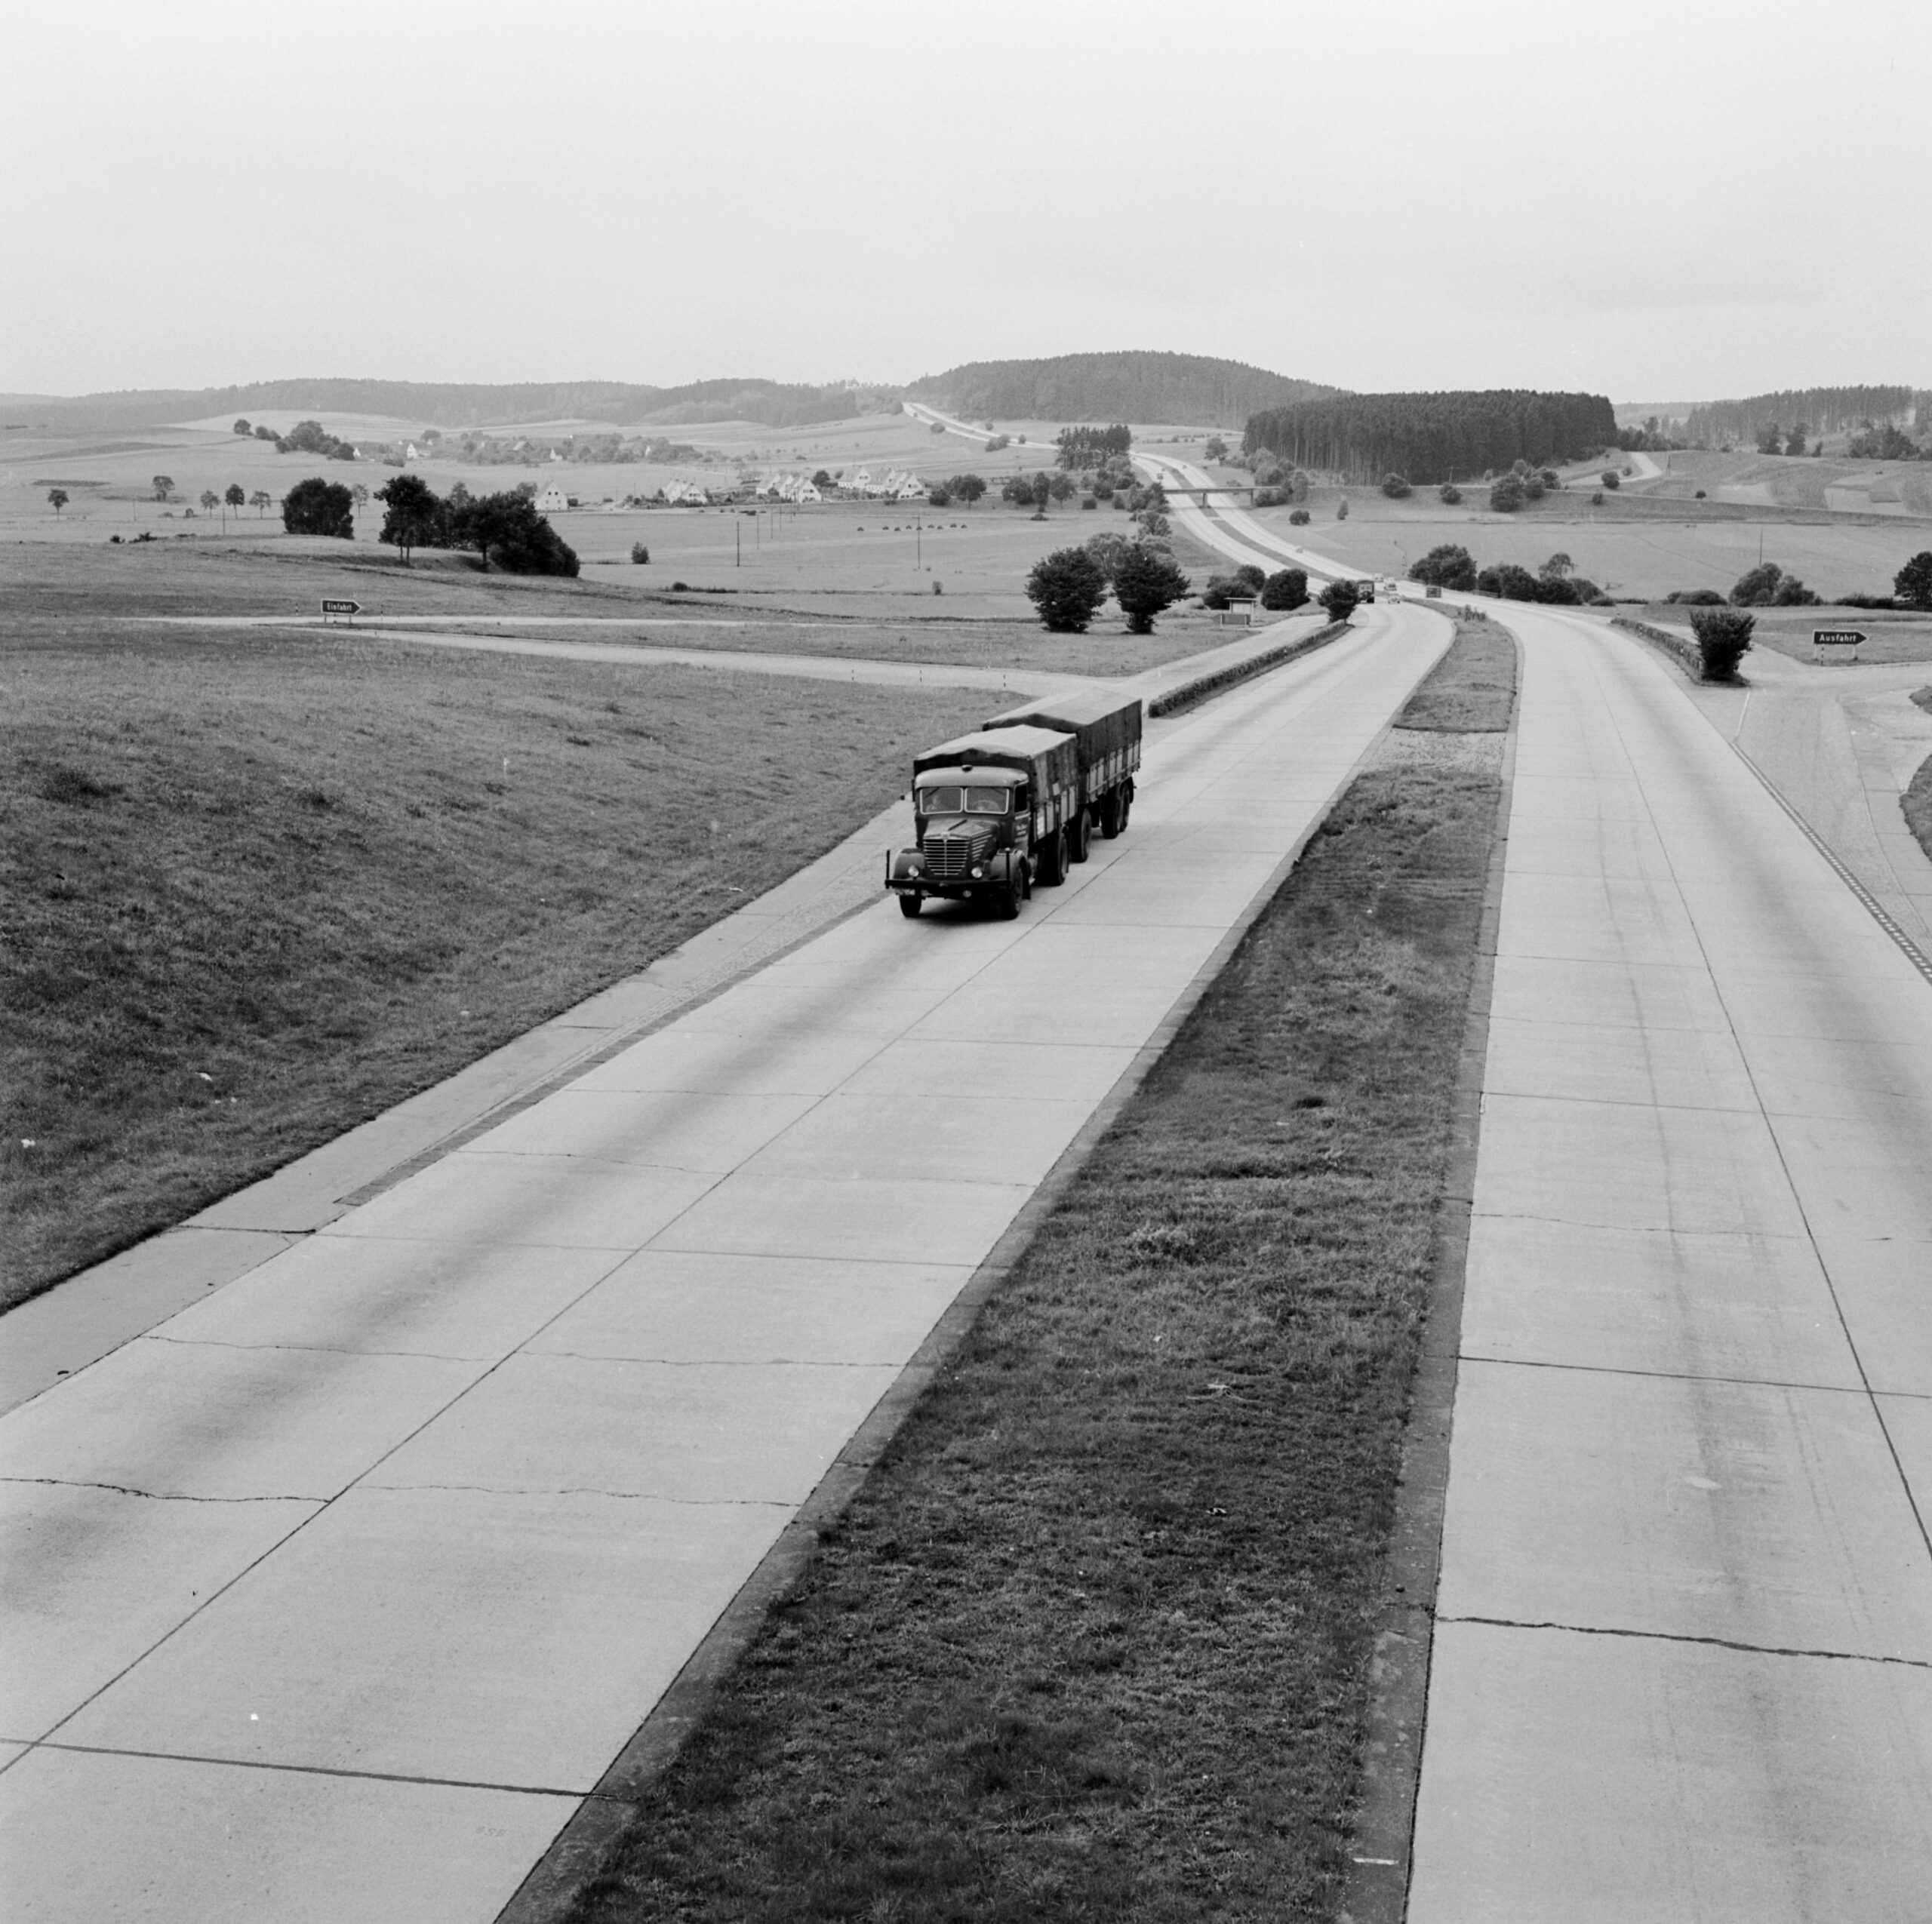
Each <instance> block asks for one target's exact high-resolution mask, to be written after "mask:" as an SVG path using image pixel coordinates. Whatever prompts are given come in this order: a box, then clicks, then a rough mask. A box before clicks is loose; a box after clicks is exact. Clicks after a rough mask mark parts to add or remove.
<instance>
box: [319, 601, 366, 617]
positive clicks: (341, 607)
mask: <svg viewBox="0 0 1932 1924" xmlns="http://www.w3.org/2000/svg"><path fill="white" fill-rule="evenodd" d="M361 612H362V604H361V602H360V601H331V600H330V599H329V598H328V597H326V596H325V597H324V598H323V601H322V619H324V620H325V621H332V620H333V619H334V618H335V617H336V616H337V615H345V616H351V617H353V616H356V615H359V614H360V613H361Z"/></svg>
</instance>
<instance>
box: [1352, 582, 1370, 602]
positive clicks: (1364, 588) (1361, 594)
mask: <svg viewBox="0 0 1932 1924" xmlns="http://www.w3.org/2000/svg"><path fill="white" fill-rule="evenodd" d="M1355 599H1356V600H1357V601H1374V599H1375V584H1374V582H1372V581H1358V582H1356V583H1355Z"/></svg>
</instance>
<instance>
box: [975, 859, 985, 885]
mask: <svg viewBox="0 0 1932 1924" xmlns="http://www.w3.org/2000/svg"><path fill="white" fill-rule="evenodd" d="M985 874H986V864H985V863H984V862H974V865H973V877H974V881H979V880H980V879H981V878H982V877H984V875H985Z"/></svg>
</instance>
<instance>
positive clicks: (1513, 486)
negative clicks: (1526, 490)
mask: <svg viewBox="0 0 1932 1924" xmlns="http://www.w3.org/2000/svg"><path fill="white" fill-rule="evenodd" d="M1522 505H1523V484H1522V483H1521V481H1519V480H1518V478H1516V476H1515V475H1498V476H1497V478H1496V480H1495V481H1493V482H1491V484H1490V490H1489V506H1490V511H1491V513H1493V514H1497V515H1513V514H1514V513H1515V512H1516V510H1517V509H1518V508H1520V507H1521V506H1522Z"/></svg>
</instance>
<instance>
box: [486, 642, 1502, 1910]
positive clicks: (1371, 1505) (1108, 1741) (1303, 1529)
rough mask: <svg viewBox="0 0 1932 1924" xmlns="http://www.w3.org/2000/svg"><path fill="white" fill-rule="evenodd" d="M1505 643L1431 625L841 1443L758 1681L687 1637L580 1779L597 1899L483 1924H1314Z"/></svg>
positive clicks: (1357, 1763) (1336, 1875)
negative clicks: (968, 1276)
mask: <svg viewBox="0 0 1932 1924" xmlns="http://www.w3.org/2000/svg"><path fill="white" fill-rule="evenodd" d="M1496 635H1497V631H1491V632H1490V634H1489V635H1488V636H1487V638H1484V637H1476V638H1474V639H1475V640H1477V641H1486V643H1487V646H1486V648H1484V649H1478V647H1475V646H1473V645H1469V642H1468V641H1466V638H1464V637H1460V636H1459V639H1458V641H1457V644H1456V645H1455V646H1454V647H1452V649H1451V652H1450V653H1449V654H1448V655H1447V656H1445V658H1444V662H1443V663H1442V664H1441V665H1439V666H1438V669H1437V671H1436V675H1435V676H1432V678H1430V681H1429V682H1426V683H1425V684H1423V690H1420V691H1419V693H1418V696H1417V702H1416V703H1415V704H1412V709H1414V711H1415V717H1414V723H1413V724H1411V727H1410V729H1409V730H1407V732H1406V733H1405V732H1404V730H1403V728H1402V724H1398V730H1397V732H1396V733H1395V734H1392V736H1391V737H1390V744H1391V747H1392V750H1393V752H1392V753H1391V754H1389V755H1388V756H1387V758H1386V760H1385V761H1383V763H1382V764H1380V765H1378V766H1377V767H1373V768H1371V770H1370V771H1369V772H1367V773H1364V775H1362V776H1361V777H1360V778H1359V779H1358V780H1357V781H1356V782H1355V783H1354V784H1353V785H1352V786H1351V788H1349V791H1348V792H1347V793H1346V795H1345V796H1344V797H1343V798H1342V800H1341V801H1340V803H1338V804H1337V807H1336V808H1335V810H1334V811H1333V812H1332V813H1331V816H1330V817H1329V818H1328V820H1327V822H1326V823H1325V824H1324V825H1323V827H1322V828H1321V830H1320V831H1318V832H1317V834H1315V836H1314V837H1313V838H1312V839H1311V841H1310V842H1309V846H1308V847H1307V849H1306V851H1305V853H1303V857H1302V859H1301V860H1300V863H1299V864H1298V865H1297V866H1296V868H1295V869H1294V871H1293V873H1292V874H1291V876H1290V877H1288V878H1287V881H1285V883H1284V885H1283V887H1281V889H1280V890H1279V891H1278V893H1277V894H1276V895H1275V898H1274V899H1273V900H1272V902H1269V904H1268V905H1266V906H1265V907H1264V908H1263V910H1262V911H1261V913H1260V915H1259V916H1258V917H1257V918H1256V920H1255V921H1254V924H1253V925H1252V926H1251V928H1250V929H1249V930H1248V932H1247V935H1246V936H1245V937H1244V939H1242V941H1241V943H1240V945H1239V946H1238V948H1237V949H1236V950H1235V953H1234V954H1233V955H1232V957H1231V959H1230V960H1229V962H1228V964H1227V965H1226V968H1225V969H1224V970H1223V971H1222V973H1220V976H1218V977H1217V979H1215V980H1214V982H1212V984H1211V986H1209V987H1208V988H1207V990H1206V991H1205V993H1204V994H1203V996H1202V997H1201V1000H1200V1002H1199V1003H1198V1005H1197V1007H1195V1009H1194V1010H1193V1011H1192V1013H1191V1014H1190V1015H1189V1016H1188V1018H1187V1019H1186V1022H1184V1023H1183V1025H1181V1027H1180V1030H1179V1033H1178V1034H1177V1037H1176V1039H1175V1040H1174V1043H1173V1044H1172V1046H1171V1047H1170V1048H1169V1050H1168V1052H1167V1053H1166V1054H1165V1056H1164V1057H1163V1058H1162V1059H1161V1061H1160V1062H1158V1064H1157V1065H1155V1067H1154V1068H1153V1069H1152V1071H1151V1072H1150V1073H1149V1076H1148V1077H1147V1079H1146V1082H1145V1083H1143V1086H1141V1088H1140V1090H1139V1091H1138V1092H1137V1093H1135V1094H1134V1095H1133V1096H1131V1099H1129V1100H1128V1102H1127V1103H1126V1104H1125V1105H1124V1108H1122V1110H1121V1112H1120V1113H1119V1114H1118V1117H1116V1119H1115V1121H1114V1123H1113V1124H1112V1127H1111V1128H1110V1129H1109V1130H1108V1132H1107V1133H1106V1136H1105V1137H1104V1139H1103V1140H1102V1141H1101V1142H1100V1145H1099V1146H1098V1148H1097V1149H1096V1151H1095V1152H1094V1154H1093V1156H1092V1157H1091V1160H1088V1162H1086V1163H1084V1166H1080V1167H1078V1169H1076V1170H1075V1172H1074V1173H1072V1176H1071V1177H1070V1179H1069V1180H1068V1181H1067V1182H1066V1185H1065V1186H1064V1188H1063V1190H1062V1191H1061V1192H1060V1195H1059V1197H1057V1200H1054V1201H1053V1202H1052V1203H1051V1206H1049V1207H1048V1209H1046V1210H1044V1212H1043V1213H1042V1216H1041V1219H1039V1221H1038V1231H1037V1234H1035V1237H1034V1239H1033V1240H1032V1243H1031V1245H1030V1246H1029V1247H1027V1248H1026V1249H1025V1250H1024V1252H1023V1253H1020V1254H1018V1255H1017V1260H1016V1261H1014V1265H1013V1267H1012V1268H1011V1273H1010V1274H999V1273H998V1271H995V1272H993V1273H992V1274H989V1276H988V1277H987V1279H986V1289H985V1300H984V1302H983V1305H981V1306H980V1309H979V1314H978V1320H977V1322H976V1323H975V1322H971V1316H972V1309H971V1306H968V1307H967V1308H965V1310H964V1314H963V1316H962V1317H961V1319H960V1324H959V1325H956V1326H955V1329H954V1331H953V1332H952V1334H953V1337H954V1339H955V1340H956V1341H957V1343H958V1346H957V1347H956V1348H954V1349H952V1351H951V1353H950V1354H945V1353H944V1352H943V1351H941V1352H940V1353H939V1354H936V1356H935V1357H934V1359H933V1360H932V1363H931V1366H930V1373H931V1386H930V1388H928V1390H927V1391H926V1392H925V1394H924V1395H923V1397H919V1398H918V1400H917V1401H916V1403H914V1405H913V1406H912V1407H911V1408H910V1409H909V1411H902V1412H900V1413H899V1415H898V1416H897V1417H895V1418H894V1421H896V1422H900V1427H898V1428H897V1431H896V1434H891V1436H890V1437H889V1438H888V1440H886V1441H885V1442H884V1446H883V1448H882V1449H879V1448H878V1447H877V1446H876V1444H875V1445H874V1446H872V1448H871V1449H862V1450H861V1451H860V1452H855V1453H856V1454H857V1455H858V1456H859V1458H860V1461H858V1462H856V1463H851V1462H848V1465H847V1466H846V1476H847V1488H846V1489H845V1490H844V1491H843V1492H841V1493H840V1495H838V1498H837V1500H836V1501H832V1502H829V1503H827V1504H824V1505H823V1506H821V1507H820V1509H819V1510H818V1512H817V1515H816V1516H815V1517H814V1522H815V1523H816V1524H817V1529H816V1533H815V1534H816V1538H817V1541H815V1543H812V1544H801V1545H800V1546H799V1547H798V1552H797V1560H796V1566H795V1570H796V1581H795V1584H794V1585H793V1587H791V1588H790V1589H789V1594H787V1593H786V1590H785V1585H784V1584H776V1585H774V1591H775V1592H776V1593H777V1594H775V1595H774V1596H773V1597H772V1599H771V1600H772V1603H773V1607H772V1608H771V1613H770V1615H768V1617H766V1618H764V1621H762V1623H761V1624H752V1625H751V1626H749V1627H747V1628H746V1630H744V1631H743V1634H742V1635H741V1636H740V1638H739V1642H740V1644H741V1645H742V1646H746V1653H745V1655H744V1658H743V1661H742V1662H740V1663H739V1664H737V1667H736V1668H735V1670H729V1671H728V1674H726V1671H727V1664H728V1661H729V1658H730V1655H731V1654H732V1653H731V1652H726V1651H724V1650H722V1649H720V1650H718V1651H715V1652H713V1655H712V1660H711V1662H710V1664H709V1670H708V1673H707V1674H706V1675H705V1676H704V1677H702V1678H700V1679H699V1680H697V1681H698V1682H699V1683H700V1685H701V1686H703V1688H702V1689H694V1690H693V1691H692V1692H691V1694H689V1695H687V1696H685V1698H682V1699H681V1701H679V1702H678V1704H677V1705H676V1707H675V1716H674V1717H673V1719H672V1728H670V1729H666V1730H664V1731H663V1732H661V1733H660V1737H659V1738H658V1740H657V1749H656V1751H655V1753H654V1755H652V1756H648V1757H647V1756H644V1755H642V1754H641V1753H640V1754H639V1755H638V1756H636V1757H635V1764H636V1765H637V1766H638V1768H637V1769H635V1772H634V1773H633V1775H632V1776H631V1777H630V1778H629V1780H628V1781H623V1782H621V1783H620V1782H618V1781H608V1782H607V1784H606V1786H605V1787H604V1790H603V1791H602V1793H601V1797H602V1798H608V1799H609V1800H610V1801H609V1802H601V1800H600V1803H599V1813H600V1815H601V1816H602V1817H603V1818H605V1821H606V1822H607V1823H608V1827H609V1828H610V1829H611V1830H616V1831H617V1832H618V1833H620V1834H619V1835H618V1836H617V1837H616V1839H615V1840H614V1848H611V1849H608V1854H607V1855H605V1858H604V1864H603V1869H602V1870H601V1874H598V1875H596V1876H592V1877H589V1879H588V1881H587V1882H583V1883H579V1882H578V1880H579V1879H581V1878H583V1877H584V1876H585V1875H586V1871H587V1870H588V1869H589V1866H590V1864H592V1862H593V1861H595V1855H596V1846H595V1840H594V1839H593V1838H592V1837H591V1836H588V1835H586V1834H583V1833H581V1832H580V1833H579V1834H578V1836H577V1838H576V1839H574V1840H571V1839H569V1837H568V1833H567V1839H566V1840H565V1841H566V1842H567V1843H572V1848H571V1849H568V1850H566V1851H565V1852H562V1853H561V1855H558V1854H553V1857H555V1860H556V1861H554V1862H553V1863H552V1865H551V1866H550V1867H549V1871H550V1875H549V1877H548V1879H545V1878H544V1877H543V1876H533V1879H532V1882H531V1884H530V1885H528V1886H526V1887H525V1892H524V1893H523V1894H522V1895H521V1897H520V1898H519V1899H518V1901H516V1902H515V1903H513V1904H512V1907H511V1908H510V1910H509V1911H508V1912H506V1913H505V1914H506V1917H510V1916H514V1917H518V1918H535V1917H540V1916H558V1915H565V1916H569V1917H570V1918H571V1919H577V1920H584V1921H585V1924H588V1921H589V1920H599V1921H600V1924H605V1921H614V1920H617V1919H632V1918H636V1917H639V1916H645V1915H650V1916H671V1915H675V1916H682V1917H687V1918H691V1919H699V1918H702V1919H724V1918H734V1919H736V1918H751V1917H774V1918H775V1917H777V1916H824V1915H839V1916H865V1915H868V1914H870V1915H875V1916H942V1915H943V1916H966V1915H972V1916H1013V1917H1016V1918H1017V1917H1021V1916H1051V1915H1069V1914H1075V1913H1081V1914H1087V1913H1091V1914H1097V1915H1106V1916H1109V1917H1117V1918H1121V1919H1150V1920H1151V1919H1155V1918H1157V1917H1158V1918H1161V1919H1167V1918H1171V1917H1178V1916H1187V1917H1190V1918H1192V1917H1195V1916H1208V1915H1213V1914H1217V1913H1219V1914H1254V1913H1258V1912H1260V1911H1263V1910H1266V1912H1267V1913H1268V1914H1270V1915H1281V1916H1332V1915H1333V1914H1334V1909H1335V1907H1336V1904H1337V1901H1339V1900H1340V1896H1341V1894H1342V1891H1343V1882H1344V1879H1346V1877H1347V1876H1348V1875H1349V1864H1348V1861H1347V1859H1348V1855H1349V1827H1350V1824H1351V1821H1352V1817H1353V1815H1354V1812H1355V1805H1356V1800H1357V1794H1358V1787H1359V1785H1360V1782H1361V1753H1362V1745H1363V1741H1364V1727H1365V1724H1366V1722H1367V1719H1368V1717H1369V1715H1370V1713H1371V1688H1372V1659H1373V1657H1374V1653H1375V1647H1376V1643H1377V1638H1378V1637H1379V1636H1380V1635H1381V1634H1383V1627H1384V1618H1385V1614H1386V1607H1387V1606H1388V1605H1389V1601H1390V1599H1391V1598H1392V1596H1393V1595H1394V1594H1395V1593H1394V1591H1393V1589H1392V1582H1393V1581H1397V1580H1399V1581H1404V1582H1406V1583H1407V1585H1408V1594H1410V1595H1414V1593H1415V1589H1416V1584H1417V1578H1416V1575H1415V1571H1414V1560H1413V1558H1411V1560H1409V1562H1408V1563H1407V1564H1405V1565H1404V1574H1403V1575H1402V1576H1401V1578H1399V1579H1397V1578H1395V1575H1394V1573H1393V1572H1392V1571H1391V1570H1390V1569H1389V1564H1388V1561H1387V1558H1388V1552H1389V1546H1390V1542H1391V1535H1392V1531H1393V1530H1394V1529H1396V1528H1397V1527H1398V1525H1401V1526H1404V1527H1405V1528H1406V1527H1407V1524H1406V1523H1405V1521H1404V1514H1403V1512H1402V1511H1401V1508H1400V1504H1399V1500H1398V1489H1397V1482H1398V1468H1399V1467H1400V1464H1401V1452H1402V1449H1403V1440H1404V1421H1405V1418H1406V1416H1407V1408H1408V1403H1409V1398H1410V1393H1411V1380H1412V1377H1413V1375H1414V1366H1415V1363H1416V1360H1417V1354H1418V1352H1419V1350H1420V1338H1421V1333H1422V1330H1423V1326H1424V1322H1425V1317H1426V1310H1427V1307H1428V1305H1429V1302H1430V1299H1431V1296H1432V1292H1434V1290H1435V1279H1436V1278H1437V1277H1438V1274H1439V1273H1440V1271H1441V1259H1440V1244H1439V1232H1440V1227H1441V1221H1442V1218H1443V1215H1444V1207H1443V1204H1442V1201H1441V1198H1442V1197H1443V1195H1444V1185H1445V1182H1446V1179H1447V1174H1448V1172H1449V1170H1450V1168H1451V1146H1452V1142H1454V1139H1455V1137H1456V1134H1457V1129H1458V1127H1459V1123H1458V1120H1457V1108H1456V1101H1457V1090H1458V1087H1459V1077H1461V1076H1462V1075H1463V1074H1464V1070H1463V1064H1464V1062H1465V1045H1464V1040H1463V1020H1462V1018H1463V1016H1464V1015H1465V1014H1466V1011H1467V1010H1469V1006H1470V994H1471V988H1472V982H1475V980H1476V979H1477V969H1476V956H1477V951H1478V936H1479V931H1480V930H1481V926H1482V920H1483V912H1484V902H1485V901H1486V899H1487V890H1488V888H1489V886H1490V878H1491V874H1492V870H1493V865H1492V850H1493V847H1494V840H1495V836H1496V832H1497V826H1498V823H1499V820H1500V807H1501V803H1502V798H1503V782H1502V778H1501V774H1500V770H1501V767H1502V762H1503V755H1502V742H1503V739H1504V736H1503V730H1504V729H1505V727H1506V724H1507V722H1508V720H1509V714H1510V712H1511V708H1512V703H1513V694H1514V675H1513V665H1514V653H1513V644H1509V643H1508V641H1507V639H1506V638H1504V642H1503V647H1504V648H1505V649H1506V650H1507V651H1508V652H1507V657H1506V659H1507V664H1508V667H1509V670H1510V672H1509V673H1508V674H1507V675H1502V674H1500V673H1499V672H1498V668H1497V663H1498V662H1499V661H1500V660H1501V659H1503V656H1500V654H1499V652H1498V650H1497V645H1496V640H1495V638H1496ZM1479 654H1481V655H1484V656H1485V659H1475V657H1476V656H1478V655H1479ZM1472 670H1473V671H1474V672H1472ZM1438 678H1444V681H1448V682H1452V683H1456V684H1459V685H1458V687H1457V689H1456V690H1455V693H1456V699H1455V700H1454V701H1453V702H1449V703H1447V704H1446V705H1445V703H1444V701H1443V700H1442V699H1441V694H1442V684H1441V682H1439V681H1438ZM1432 684H1435V685H1434V687H1433V689H1432ZM1485 705H1486V707H1487V714H1486V715H1485V714H1484V713H1483V712H1481V711H1482V710H1483V708H1484V706H1485ZM1451 718H1453V719H1454V720H1455V721H1457V724H1458V725H1457V726H1456V727H1454V728H1451V727H1446V726H1445V725H1444V724H1445V721H1447V720H1449V719H1451ZM1409 719H1410V718H1409V716H1408V715H1407V714H1405V716H1404V721H1409ZM1485 724H1486V725H1485ZM1429 731H1433V732H1429ZM968 1323H970V1327H964V1328H963V1333H962V1328H961V1326H963V1325H964V1324H968ZM1443 1345H1447V1349H1448V1351H1449V1352H1450V1354H1451V1356H1452V1357H1453V1354H1454V1346H1455V1332H1454V1329H1450V1330H1448V1331H1447V1332H1445V1333H1444V1334H1443V1335H1442V1336H1441V1340H1440V1341H1439V1342H1438V1343H1437V1344H1436V1345H1432V1348H1441V1347H1443ZM901 1418H903V1421H901V1420H900V1419H901ZM868 1463H869V1465H870V1468H869V1474H868V1473H867V1471H866V1465H867V1464H868ZM854 1485H856V1486H857V1488H856V1489H853V1488H852V1487H851V1486H854ZM1425 1533H1426V1532H1425ZM791 1581H792V1578H791V1577H790V1576H789V1575H788V1577H787V1578H786V1583H790V1582H791ZM721 1660H722V1661H721ZM674 1695H675V1691H674ZM693 1726H695V1727H694V1728H693ZM647 1729H648V1726H647ZM687 1730H689V1731H690V1732H691V1735H690V1736H689V1739H688V1741H686V1742H685V1743H684V1744H683V1745H682V1748H681V1750H680V1748H679V1741H680V1740H681V1739H682V1738H684V1736H685V1732H686V1731H687ZM667 1765H668V1768H666V1766H667ZM1405 1849H1406V1843H1405V1840H1404V1852H1405Z"/></svg>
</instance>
